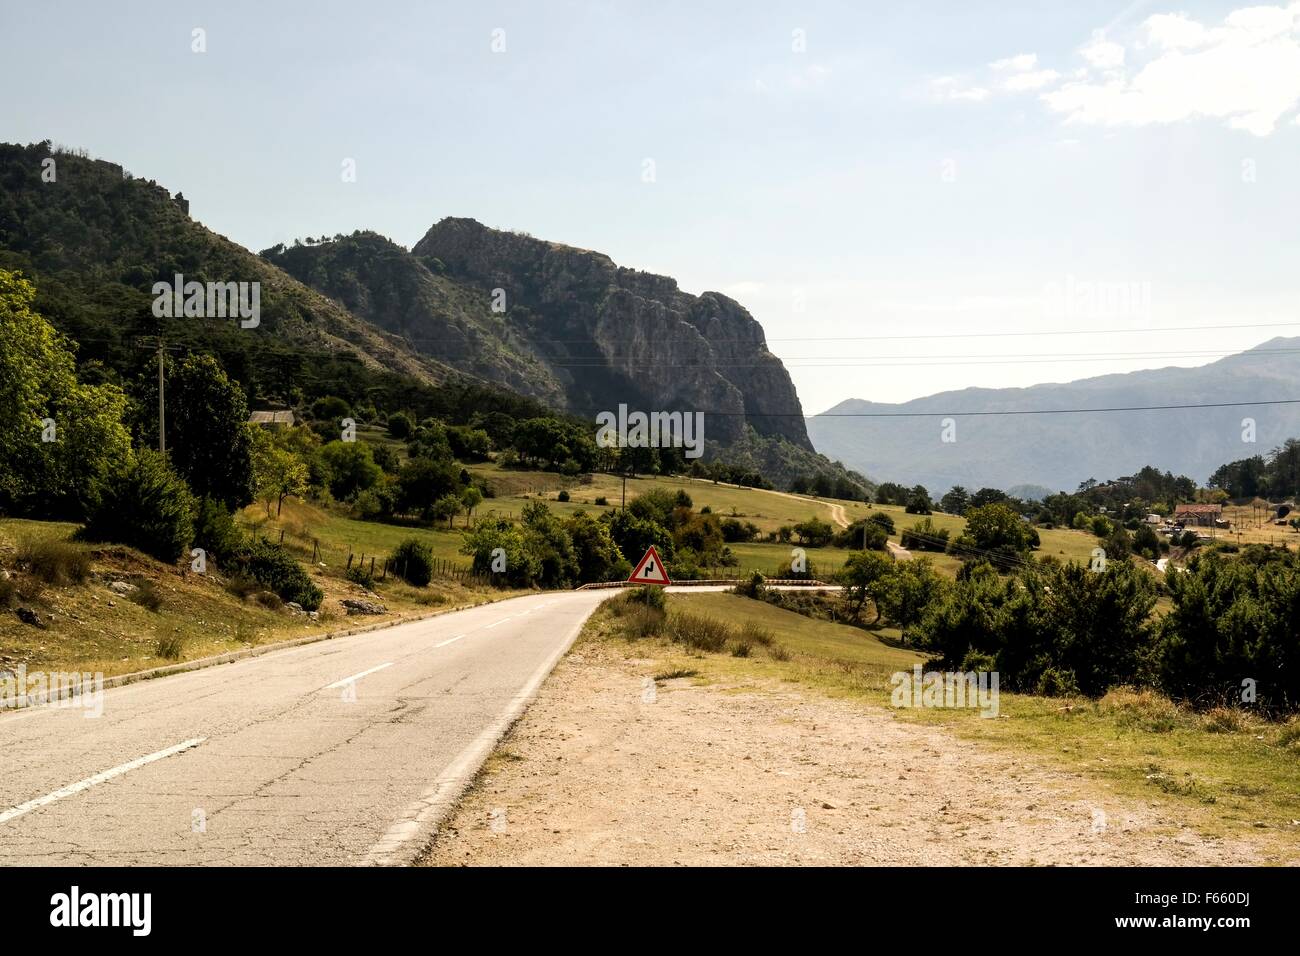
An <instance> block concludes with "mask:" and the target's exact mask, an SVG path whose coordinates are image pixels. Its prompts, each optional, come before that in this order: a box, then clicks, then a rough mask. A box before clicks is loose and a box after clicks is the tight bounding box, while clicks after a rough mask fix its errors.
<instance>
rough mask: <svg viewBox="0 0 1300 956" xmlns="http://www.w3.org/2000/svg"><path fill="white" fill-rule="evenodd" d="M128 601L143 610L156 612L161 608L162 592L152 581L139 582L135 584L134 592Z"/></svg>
mask: <svg viewBox="0 0 1300 956" xmlns="http://www.w3.org/2000/svg"><path fill="white" fill-rule="evenodd" d="M129 597H130V600H132V601H134V602H135V603H136V604H138V605H140V606H141V607H143V608H148V609H149V610H150V611H157V610H158V609H159V608H160V607H162V603H163V598H162V592H161V591H159V590H158V588H157V586H156V585H155V584H154V583H153V582H152V581H139V582H137V583H136V586H135V590H134V591H132V592H131V594H130V596H129Z"/></svg>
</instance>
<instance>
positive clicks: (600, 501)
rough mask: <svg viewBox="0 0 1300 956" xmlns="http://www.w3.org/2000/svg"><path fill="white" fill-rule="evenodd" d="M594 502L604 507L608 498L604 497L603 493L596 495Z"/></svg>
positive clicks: (607, 502)
mask: <svg viewBox="0 0 1300 956" xmlns="http://www.w3.org/2000/svg"><path fill="white" fill-rule="evenodd" d="M596 504H597V505H599V506H600V507H602V508H604V507H605V506H606V505H608V504H609V499H608V498H606V497H605V496H604V495H601V496H600V497H598V498H597V499H596Z"/></svg>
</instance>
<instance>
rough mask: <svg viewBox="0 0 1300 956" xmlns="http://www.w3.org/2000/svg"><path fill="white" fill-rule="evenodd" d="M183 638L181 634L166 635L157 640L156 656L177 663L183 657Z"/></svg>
mask: <svg viewBox="0 0 1300 956" xmlns="http://www.w3.org/2000/svg"><path fill="white" fill-rule="evenodd" d="M185 643H186V642H185V637H184V636H183V635H181V634H168V635H167V636H166V637H160V638H158V647H157V650H158V656H159V657H162V658H165V659H167V660H169V661H178V660H180V659H181V658H182V657H184V656H185Z"/></svg>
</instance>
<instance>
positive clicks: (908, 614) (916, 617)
mask: <svg viewBox="0 0 1300 956" xmlns="http://www.w3.org/2000/svg"><path fill="white" fill-rule="evenodd" d="M940 581H941V579H940V578H939V575H938V574H936V573H935V571H934V566H933V565H931V564H930V562H929V561H928V560H927V559H925V558H918V559H915V560H912V561H897V562H895V563H894V565H893V567H892V568H891V570H890V573H889V574H888V575H887V576H886V578H885V579H884V581H883V582H882V583H883V587H882V588H881V589H880V591H879V596H878V598H877V601H876V603H877V604H878V605H879V607H880V612H881V614H882V615H884V618H885V620H887V621H888V622H889V623H890V624H892V625H894V626H895V627H897V628H899V629H900V630H902V632H903V637H904V639H906V637H907V632H908V630H909V629H910V628H912V627H913V626H914V625H916V624H917V623H919V622H920V620H921V615H922V614H924V613H925V609H926V608H927V607H928V606H929V604H930V602H931V601H932V600H934V599H935V597H936V596H937V595H938V593H939V588H940Z"/></svg>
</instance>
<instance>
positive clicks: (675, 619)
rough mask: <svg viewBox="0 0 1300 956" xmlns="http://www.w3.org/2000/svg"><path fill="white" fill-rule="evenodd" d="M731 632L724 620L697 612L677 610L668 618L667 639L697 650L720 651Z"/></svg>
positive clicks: (725, 644)
mask: <svg viewBox="0 0 1300 956" xmlns="http://www.w3.org/2000/svg"><path fill="white" fill-rule="evenodd" d="M733 633H734V631H733V629H732V628H731V626H730V625H729V624H727V623H726V622H724V621H718V620H715V619H714V618H711V617H702V616H700V615H698V614H687V613H685V612H679V613H677V614H674V615H672V616H671V617H670V618H669V619H668V639H669V640H671V641H674V642H676V643H679V644H685V645H686V646H687V647H692V648H694V649H696V650H699V651H711V652H713V653H717V652H718V651H721V650H722V649H723V648H725V647H726V646H727V642H728V640H730V639H731V637H732V635H733Z"/></svg>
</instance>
